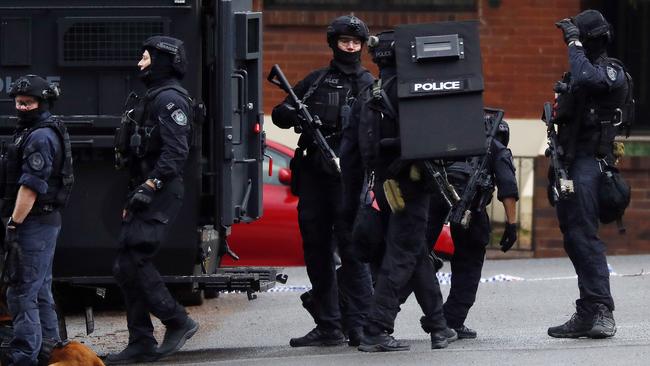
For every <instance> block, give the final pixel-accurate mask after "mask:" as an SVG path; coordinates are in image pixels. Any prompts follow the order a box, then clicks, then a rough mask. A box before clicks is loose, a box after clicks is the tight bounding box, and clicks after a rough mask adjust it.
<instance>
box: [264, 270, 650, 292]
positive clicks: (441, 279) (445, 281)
mask: <svg viewBox="0 0 650 366" xmlns="http://www.w3.org/2000/svg"><path fill="white" fill-rule="evenodd" d="M607 269H608V270H609V275H610V276H612V277H635V276H646V275H648V274H649V273H650V272H645V271H644V270H643V269H641V271H640V272H637V273H630V274H619V273H616V271H614V267H612V266H611V265H610V264H609V263H608V264H607ZM436 277H437V279H438V283H440V285H443V286H448V285H450V284H451V278H452V274H451V272H437V273H436ZM577 277H578V276H576V275H573V276H558V277H540V278H524V277H518V276H511V275H507V274H497V275H494V276H490V277H482V278H481V280H480V282H481V283H496V282H520V281H523V282H536V281H555V280H570V279H575V278H577ZM309 290H311V286H309V285H293V286H287V285H276V286H275V287H273V288H272V289H269V290H268V291H267V292H305V291H309Z"/></svg>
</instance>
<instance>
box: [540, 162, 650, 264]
mask: <svg viewBox="0 0 650 366" xmlns="http://www.w3.org/2000/svg"><path fill="white" fill-rule="evenodd" d="M618 168H619V169H620V171H621V173H622V174H623V177H624V178H625V180H626V181H627V182H628V183H629V184H630V186H631V187H632V202H631V203H630V206H629V207H628V208H627V210H626V211H625V216H624V217H623V223H624V224H625V227H626V228H627V233H626V234H625V235H619V234H618V231H617V227H616V224H615V223H612V224H608V225H601V228H600V231H599V236H600V238H601V239H602V240H603V241H604V242H605V244H607V253H608V254H610V255H612V254H640V253H644V254H645V253H650V225H648V218H650V157H648V156H644V157H629V158H624V159H622V160H621V162H620V163H619V165H618ZM547 170H548V159H547V158H545V157H543V156H539V157H537V159H536V160H535V192H534V196H533V210H534V212H535V214H534V215H533V242H534V251H535V257H558V256H564V255H565V253H564V248H563V245H562V234H561V233H560V228H559V224H558V221H557V217H556V216H555V209H554V208H552V207H551V206H550V204H549V203H548V200H547V198H546V185H547V182H548V180H547V178H546V173H547Z"/></svg>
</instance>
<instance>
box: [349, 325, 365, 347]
mask: <svg viewBox="0 0 650 366" xmlns="http://www.w3.org/2000/svg"><path fill="white" fill-rule="evenodd" d="M361 338H363V327H356V328H352V329H350V330H349V331H348V346H352V347H358V346H359V345H360V344H361Z"/></svg>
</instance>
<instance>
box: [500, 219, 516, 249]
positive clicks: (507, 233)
mask: <svg viewBox="0 0 650 366" xmlns="http://www.w3.org/2000/svg"><path fill="white" fill-rule="evenodd" d="M516 241H517V224H506V228H505V230H504V231H503V236H502V237H501V243H499V244H500V245H501V251H502V252H504V253H505V252H507V251H509V250H510V248H512V246H513V245H514V244H515V242H516Z"/></svg>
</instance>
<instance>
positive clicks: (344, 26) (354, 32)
mask: <svg viewBox="0 0 650 366" xmlns="http://www.w3.org/2000/svg"><path fill="white" fill-rule="evenodd" d="M368 34H369V31H368V27H367V26H366V23H364V22H363V21H362V20H361V19H359V18H357V17H355V16H354V15H343V16H340V17H338V18H336V19H334V20H333V21H332V23H331V24H330V25H329V26H328V27H327V43H328V44H329V46H330V47H331V48H336V42H337V41H338V39H339V37H340V36H352V37H358V38H360V39H361V41H362V42H366V41H368Z"/></svg>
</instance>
